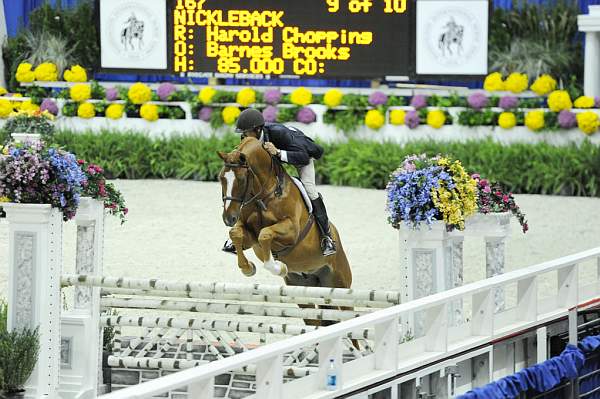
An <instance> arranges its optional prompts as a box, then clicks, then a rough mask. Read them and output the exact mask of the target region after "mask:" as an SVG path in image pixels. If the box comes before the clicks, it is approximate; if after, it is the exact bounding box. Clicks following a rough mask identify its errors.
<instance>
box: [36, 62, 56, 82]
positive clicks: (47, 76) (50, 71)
mask: <svg viewBox="0 0 600 399" xmlns="http://www.w3.org/2000/svg"><path fill="white" fill-rule="evenodd" d="M33 73H34V74H35V79H36V80H39V81H42V82H56V81H57V80H58V70H57V69H56V65H54V64H53V63H51V62H44V63H43V64H40V65H38V66H37V68H35V71H33Z"/></svg>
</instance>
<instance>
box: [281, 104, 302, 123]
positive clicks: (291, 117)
mask: <svg viewBox="0 0 600 399" xmlns="http://www.w3.org/2000/svg"><path fill="white" fill-rule="evenodd" d="M299 109H300V107H299V106H293V107H286V108H279V110H278V112H277V122H279V123H286V122H294V121H295V120H296V114H297V113H298V110H299Z"/></svg>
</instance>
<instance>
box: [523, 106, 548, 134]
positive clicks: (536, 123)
mask: <svg viewBox="0 0 600 399" xmlns="http://www.w3.org/2000/svg"><path fill="white" fill-rule="evenodd" d="M525 126H527V127H528V128H529V129H531V130H533V131H534V132H535V131H538V130H540V129H542V128H543V127H544V111H531V112H528V113H527V115H525Z"/></svg>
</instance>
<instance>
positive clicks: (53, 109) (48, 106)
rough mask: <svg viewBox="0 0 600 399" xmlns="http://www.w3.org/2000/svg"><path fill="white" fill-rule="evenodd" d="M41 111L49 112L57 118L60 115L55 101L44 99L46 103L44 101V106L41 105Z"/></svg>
mask: <svg viewBox="0 0 600 399" xmlns="http://www.w3.org/2000/svg"><path fill="white" fill-rule="evenodd" d="M40 111H42V112H44V111H48V112H50V113H51V114H52V115H54V116H56V115H58V105H56V103H55V102H54V101H53V100H51V99H49V98H44V101H42V104H41V105H40Z"/></svg>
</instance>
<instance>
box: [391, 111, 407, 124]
mask: <svg viewBox="0 0 600 399" xmlns="http://www.w3.org/2000/svg"><path fill="white" fill-rule="evenodd" d="M405 120H406V111H404V110H401V109H393V110H391V111H390V123H391V124H392V125H394V126H400V125H404V123H405Z"/></svg>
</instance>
